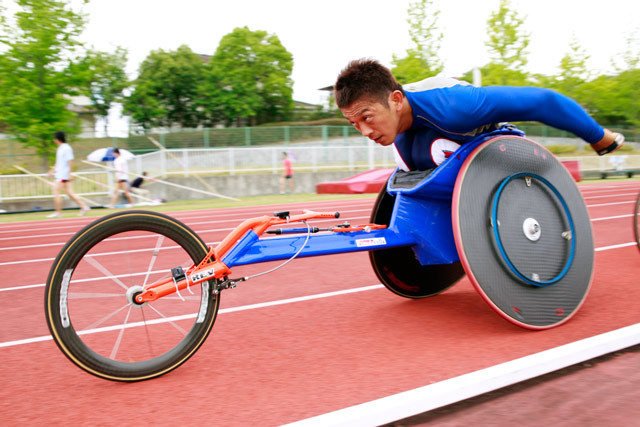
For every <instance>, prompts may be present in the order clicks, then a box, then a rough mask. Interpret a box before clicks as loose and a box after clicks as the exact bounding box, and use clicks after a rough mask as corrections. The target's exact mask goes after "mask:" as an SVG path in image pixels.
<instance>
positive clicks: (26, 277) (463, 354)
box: [0, 181, 640, 425]
mask: <svg viewBox="0 0 640 427" xmlns="http://www.w3.org/2000/svg"><path fill="white" fill-rule="evenodd" d="M580 188H581V190H582V192H583V195H584V197H585V202H586V203H587V206H588V209H589V213H590V216H591V218H592V221H593V222H592V224H593V229H594V235H595V245H596V250H597V252H596V258H595V261H596V266H595V277H594V282H593V285H592V288H591V292H590V294H589V296H588V298H587V300H586V302H585V304H584V305H583V306H582V308H581V309H580V311H579V312H578V313H577V314H576V315H575V316H574V317H573V318H572V319H571V320H570V321H569V322H567V323H566V324H564V325H562V326H560V327H558V328H554V329H550V330H546V331H542V332H533V331H528V330H525V329H522V328H519V327H516V326H514V325H512V324H510V323H508V322H506V321H505V320H503V319H502V318H501V317H500V316H498V315H497V314H496V313H494V312H493V311H492V310H491V309H490V308H489V307H488V306H487V305H486V304H485V303H484V302H483V300H482V298H480V296H479V295H477V293H476V292H475V291H474V290H473V288H472V286H471V284H470V283H469V282H468V280H466V279H463V280H461V281H460V282H459V283H458V284H456V285H455V286H454V287H452V288H451V289H449V290H448V291H446V292H444V293H443V294H441V295H439V296H437V297H434V298H430V299H424V300H408V299H403V298H401V297H398V296H396V295H395V294H392V293H391V292H389V291H387V290H386V289H384V288H383V287H381V286H380V285H379V282H378V281H377V279H376V277H375V275H374V274H373V272H372V270H371V267H370V265H369V261H368V257H367V255H366V254H365V253H357V254H346V255H331V256H325V257H317V258H307V259H300V260H295V261H294V262H292V263H291V264H289V265H287V266H286V267H284V268H283V269H281V270H278V271H276V272H274V273H272V274H269V275H266V276H262V277H259V278H256V279H254V280H252V281H250V282H246V283H242V284H240V285H239V287H238V288H237V289H234V290H230V291H224V292H223V294H222V299H221V309H222V310H221V313H220V314H219V316H218V319H217V321H216V324H215V326H214V329H213V332H212V334H211V335H210V336H209V338H208V339H207V341H206V342H205V344H204V345H203V347H202V348H201V349H200V350H199V351H198V352H197V353H196V355H195V356H194V357H193V358H191V359H190V360H189V361H188V362H187V363H186V364H185V365H183V366H182V367H180V368H178V369H177V370H175V371H173V372H171V373H170V374H168V375H165V376H163V377H160V378H158V379H155V380H151V381H146V382H142V383H134V384H120V383H113V382H109V381H104V380H100V379H98V378H95V377H93V376H91V375H88V374H86V373H84V372H83V371H81V370H79V369H78V368H76V367H75V366H73V365H72V364H71V363H70V362H68V361H67V359H66V358H65V357H64V356H63V355H62V354H61V353H60V351H59V350H58V349H57V347H56V346H55V344H54V343H53V342H52V341H51V340H49V339H47V336H48V330H47V328H46V323H45V320H44V313H43V312H44V310H43V290H44V282H45V280H46V276H47V273H48V270H49V268H50V266H51V263H52V261H53V258H54V257H55V256H56V254H57V253H58V251H59V250H60V249H61V247H62V245H63V244H64V243H65V242H66V241H67V240H68V239H69V238H70V237H71V235H73V233H74V232H75V231H76V230H78V229H79V228H80V227H82V226H83V225H85V224H87V223H88V222H89V221H91V218H78V219H63V220H49V221H46V222H45V221H42V222H28V223H17V224H16V223H8V224H2V225H0V254H1V256H0V273H1V277H3V279H4V280H3V281H2V283H1V284H0V316H1V317H0V319H1V321H2V325H3V328H2V330H0V361H1V362H2V363H1V364H0V366H1V368H0V369H1V375H2V378H3V387H2V388H1V391H0V414H2V419H3V420H4V423H7V424H8V425H17V424H45V423H46V424H65V425H69V424H80V423H82V424H101V425H112V424H113V425H115V424H118V425H123V424H124V425H134V424H135V425H139V424H141V423H144V424H159V425H170V424H176V423H178V422H181V423H183V424H207V425H248V424H260V425H280V424H284V423H289V422H293V421H297V420H302V419H305V418H308V417H313V416H316V415H320V414H325V413H328V412H331V411H336V410H339V409H342V408H345V407H348V406H351V405H357V404H362V403H364V402H369V401H372V400H375V399H380V398H383V397H386V396H390V395H393V394H396V393H400V392H404V391H407V390H413V389H416V388H418V387H422V386H425V385H428V384H434V383H438V382H440V381H443V380H447V379H450V378H453V377H457V376H459V375H464V374H468V373H471V372H474V371H477V370H480V369H484V368H488V367H491V366H494V365H497V364H500V363H504V362H508V361H510V360H514V359H518V358H521V357H525V356H528V355H531V354H535V353H537V352H540V351H544V350H548V349H553V348H555V347H557V346H561V345H564V344H568V343H572V342H575V341H577V340H581V339H584V338H588V337H591V336H594V335H597V334H601V333H605V332H609V331H613V330H616V329H619V328H622V327H625V326H629V325H635V324H638V323H640V310H638V309H637V302H638V301H640V287H639V286H637V285H638V277H639V273H640V256H639V253H638V249H637V248H636V247H634V246H633V245H632V244H631V242H632V241H633V234H632V233H633V232H632V227H631V221H632V210H633V202H634V200H635V197H636V195H637V194H638V192H639V191H640V181H627V182H618V183H616V184H609V183H607V184H598V185H595V184H588V185H581V187H580ZM372 204H373V199H358V200H352V201H339V202H338V201H336V202H322V203H306V204H304V205H300V204H297V205H296V204H290V205H286V206H266V207H251V208H234V209H216V210H207V211H203V210H201V211H189V212H175V213H171V215H172V216H175V217H176V218H178V219H180V220H181V221H184V222H185V223H187V224H188V225H189V226H190V227H192V228H193V229H194V230H196V231H197V232H198V233H199V234H200V235H201V236H202V237H203V239H204V240H205V241H206V242H207V243H215V242H218V241H220V240H221V239H222V238H223V237H224V236H225V235H226V234H227V233H228V231H229V230H230V229H231V228H232V227H234V226H235V225H237V224H238V223H239V222H241V221H242V220H243V219H246V218H248V217H251V216H256V215H261V214H264V213H270V212H273V211H276V210H285V209H288V210H292V211H296V210H297V209H303V208H309V209H314V210H325V211H333V210H338V211H341V212H342V214H343V218H341V221H342V220H344V219H346V220H349V221H350V222H351V223H354V224H357V223H362V222H367V219H368V217H369V213H370V209H371V207H372ZM274 265H275V264H274ZM270 267H272V264H270V263H266V264H259V265H254V266H248V267H243V268H238V269H235V271H234V272H235V273H238V274H240V275H246V274H248V273H250V272H259V271H264V270H266V269H268V268H270ZM376 285H378V286H376ZM344 290H352V291H353V292H349V293H339V294H337V295H331V296H328V295H324V294H326V293H329V292H335V291H344ZM296 297H313V298H309V299H304V300H300V301H287V299H290V298H296ZM267 302H276V304H273V305H266V306H259V307H251V306H250V305H251V304H260V303H267ZM231 308H238V310H236V311H234V310H230V309H231Z"/></svg>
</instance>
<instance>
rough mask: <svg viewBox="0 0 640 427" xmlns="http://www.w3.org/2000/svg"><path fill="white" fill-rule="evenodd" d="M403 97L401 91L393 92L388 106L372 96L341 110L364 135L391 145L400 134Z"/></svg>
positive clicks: (379, 142)
mask: <svg viewBox="0 0 640 427" xmlns="http://www.w3.org/2000/svg"><path fill="white" fill-rule="evenodd" d="M398 95H399V96H398ZM402 97H403V96H402V94H401V93H400V92H398V91H396V92H393V93H392V94H391V95H389V104H388V105H387V106H385V105H383V104H382V103H381V102H379V101H374V100H372V99H371V98H361V99H359V100H357V101H355V102H354V103H352V104H351V105H349V106H347V107H345V108H342V109H341V110H342V114H343V115H344V116H345V117H346V118H347V120H349V123H351V124H352V125H353V126H354V127H355V128H356V129H357V130H358V131H359V132H360V133H361V134H362V135H364V136H366V137H367V138H369V139H371V140H372V141H374V142H375V143H377V144H380V145H391V144H393V141H395V139H396V135H397V134H398V123H399V112H400V107H401V104H402Z"/></svg>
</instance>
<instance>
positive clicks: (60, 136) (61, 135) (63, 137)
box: [53, 130, 67, 142]
mask: <svg viewBox="0 0 640 427" xmlns="http://www.w3.org/2000/svg"><path fill="white" fill-rule="evenodd" d="M53 138H54V139H57V140H58V141H60V142H67V137H66V135H65V134H64V132H62V131H61V130H59V131H57V132H56V133H54V134H53Z"/></svg>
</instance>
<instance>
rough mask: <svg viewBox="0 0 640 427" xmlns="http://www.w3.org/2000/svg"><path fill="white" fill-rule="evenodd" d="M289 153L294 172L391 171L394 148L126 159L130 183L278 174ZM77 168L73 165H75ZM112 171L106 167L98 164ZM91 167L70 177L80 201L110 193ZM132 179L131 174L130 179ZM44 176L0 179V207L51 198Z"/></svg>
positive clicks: (184, 152)
mask: <svg viewBox="0 0 640 427" xmlns="http://www.w3.org/2000/svg"><path fill="white" fill-rule="evenodd" d="M283 152H287V153H289V155H290V157H291V158H292V160H293V162H292V163H293V169H294V171H295V172H318V171H325V170H343V171H353V172H356V171H363V170H370V169H376V168H390V167H394V166H395V162H394V159H393V152H392V149H391V148H389V147H381V146H377V145H375V144H374V143H373V142H370V143H366V144H357V145H356V144H346V143H345V144H343V145H312V146H295V147H293V146H274V147H246V148H244V147H243V148H186V149H172V150H161V151H156V152H153V153H148V154H143V155H139V156H136V157H135V158H133V159H132V160H129V171H130V172H132V176H131V180H133V179H134V177H135V175H141V174H142V172H146V173H147V175H148V176H149V177H155V178H165V177H169V176H185V177H189V176H193V175H238V174H247V173H270V174H279V173H281V172H282V161H283V159H282V153H283ZM80 163H81V160H80V159H76V160H75V164H76V166H79V165H80ZM101 164H102V165H103V166H105V167H107V168H109V167H112V165H111V164H110V163H101ZM82 166H85V167H91V168H92V169H91V170H83V171H81V172H76V173H74V180H73V190H74V192H75V193H76V194H78V195H81V196H106V195H108V194H109V193H110V191H112V190H109V189H111V188H113V183H114V177H113V173H112V172H111V171H110V170H109V169H106V168H100V167H96V166H90V165H88V164H84V163H82ZM134 174H135V175H134ZM45 181H46V175H44V174H39V175H0V202H3V201H13V200H28V199H50V198H52V197H53V196H52V188H51V185H52V184H53V181H49V183H47V182H45Z"/></svg>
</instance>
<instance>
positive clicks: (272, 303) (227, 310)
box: [0, 284, 384, 348]
mask: <svg viewBox="0 0 640 427" xmlns="http://www.w3.org/2000/svg"><path fill="white" fill-rule="evenodd" d="M383 287H384V286H383V285H381V284H378V285H371V286H363V287H360V288H352V289H345V290H342V291H335V292H325V293H322V294H315V295H307V296H303V297H296V298H287V299H282V300H277V301H268V302H261V303H257V304H249V305H242V306H238V307H230V308H223V309H220V310H218V314H225V313H235V312H237V311H246V310H256V309H259V308H264V307H273V306H276V305H284V304H293V303H296V302H302V301H310V300H314V299H321V298H330V297H334V296H338V295H346V294H353V293H356V292H366V291H372V290H374V289H380V288H383ZM194 317H196V313H193V314H187V315H182V316H173V317H168V318H163V319H154V320H152V321H148V322H147V323H146V324H147V325H149V324H158V323H167V322H174V321H178V320H185V319H192V318H194ZM139 326H144V323H143V322H136V323H131V324H128V325H126V326H125V328H134V327H139ZM119 329H122V325H114V326H108V327H104V328H97V329H92V330H88V331H80V332H78V335H89V334H95V333H99V332H106V331H113V330H119ZM51 339H52V337H51V335H46V336H41V337H35V338H27V339H22V340H15V341H6V342H2V343H0V348H2V347H14V346H17V345H22V344H32V343H36V342H41V341H48V340H51Z"/></svg>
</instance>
